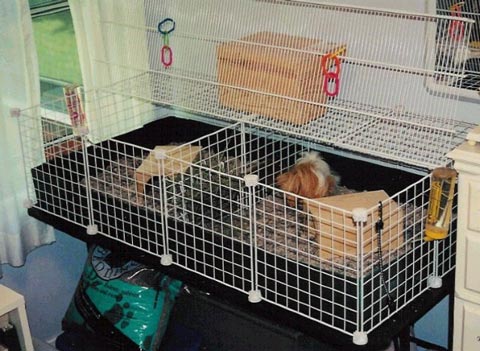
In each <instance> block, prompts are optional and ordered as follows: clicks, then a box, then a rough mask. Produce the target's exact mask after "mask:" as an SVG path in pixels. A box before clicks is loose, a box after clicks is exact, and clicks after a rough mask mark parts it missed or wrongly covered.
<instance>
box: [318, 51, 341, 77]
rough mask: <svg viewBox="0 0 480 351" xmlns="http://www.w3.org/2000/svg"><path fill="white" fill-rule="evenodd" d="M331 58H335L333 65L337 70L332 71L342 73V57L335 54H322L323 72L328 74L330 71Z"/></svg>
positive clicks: (337, 73)
mask: <svg viewBox="0 0 480 351" xmlns="http://www.w3.org/2000/svg"><path fill="white" fill-rule="evenodd" d="M330 60H333V66H334V67H335V71H333V72H330V73H335V74H336V75H340V59H339V58H338V56H337V55H335V54H332V53H330V54H325V55H323V56H322V62H321V65H322V74H323V75H327V74H328V73H329V69H330V67H328V66H330V62H329V61H330Z"/></svg>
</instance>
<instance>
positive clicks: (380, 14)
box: [19, 0, 472, 344]
mask: <svg viewBox="0 0 480 351" xmlns="http://www.w3.org/2000/svg"><path fill="white" fill-rule="evenodd" d="M91 6H93V7H95V10H96V11H95V14H96V15H95V16H89V14H88V13H85V14H84V16H85V17H86V18H85V20H86V21H87V24H88V25H89V28H90V29H91V30H90V31H89V33H101V35H94V36H93V34H92V37H89V36H88V35H87V40H86V41H82V42H84V43H85V45H87V48H86V50H84V52H87V53H90V55H91V57H89V59H90V60H91V62H92V67H94V73H95V74H94V75H92V77H91V79H92V82H93V86H92V87H91V89H90V90H88V91H86V92H85V94H84V95H82V99H81V100H83V101H84V107H85V111H86V116H87V121H88V130H86V129H82V130H80V131H79V130H77V129H76V128H74V127H75V126H71V125H69V123H68V120H69V117H68V114H66V111H68V108H69V106H68V104H67V105H65V101H63V100H57V101H53V102H51V103H48V104H45V105H43V106H37V107H33V108H31V109H29V110H25V111H22V113H21V116H20V117H19V126H20V132H21V139H22V145H23V151H24V161H25V166H26V169H27V170H28V172H27V174H26V178H27V183H28V188H29V201H30V204H31V205H32V206H34V207H35V208H37V209H39V210H41V211H43V212H46V213H48V214H51V215H54V216H57V217H58V218H62V219H64V220H67V221H70V222H73V223H75V224H78V225H80V226H82V227H85V228H86V230H87V233H88V234H97V233H99V234H101V235H104V236H107V237H109V238H111V239H114V240H117V241H119V242H121V243H124V244H126V245H130V246H133V247H136V248H138V249H140V250H143V251H145V252H148V253H150V254H153V255H157V256H158V257H159V258H161V263H162V264H164V265H170V264H174V265H177V266H180V267H182V268H185V269H187V270H190V271H192V272H195V273H197V274H200V275H202V276H205V277H207V278H209V279H211V280H213V281H215V282H218V283H220V284H224V285H226V286H229V287H231V288H233V289H236V290H238V291H240V292H243V293H245V294H246V295H248V298H249V299H250V301H251V302H257V301H260V300H265V301H268V302H269V303H272V304H274V305H277V306H280V307H282V308H284V309H287V310H288V311H291V312H292V313H295V314H298V315H301V316H303V317H305V318H307V319H309V320H313V321H316V322H318V323H321V324H324V325H327V326H329V327H331V328H334V329H336V330H338V331H340V332H342V333H345V334H346V335H350V336H352V337H353V342H354V343H357V344H364V343H366V342H367V341H368V334H369V333H370V332H372V331H373V330H375V328H377V327H378V326H379V325H381V324H382V323H385V321H387V320H388V319H389V318H391V316H393V315H394V314H395V313H396V312H398V311H400V310H401V309H402V308H404V307H405V306H406V305H407V304H408V303H410V302H411V301H413V300H414V299H415V298H416V297H418V296H419V295H420V294H422V293H423V292H424V291H425V290H427V289H429V288H430V287H435V286H438V285H439V281H440V282H441V278H442V277H443V276H444V275H445V274H447V273H448V272H450V271H451V270H452V269H453V268H454V256H455V254H454V245H455V232H456V227H455V225H454V222H453V224H452V225H451V228H450V234H451V235H450V236H449V237H448V238H447V239H445V240H442V241H433V242H427V241H425V240H423V235H424V222H425V218H426V210H427V207H428V198H429V189H430V178H429V177H428V176H424V177H421V178H420V177H419V178H417V179H416V180H415V181H413V182H412V183H409V184H407V185H405V184H403V185H402V187H401V188H398V187H397V188H395V189H394V191H391V192H390V193H389V194H387V193H386V192H384V191H377V192H374V193H372V192H369V196H372V197H371V198H370V200H369V201H367V202H365V203H362V205H361V206H360V207H362V208H363V210H362V211H360V212H358V211H355V210H354V209H353V208H344V207H342V206H340V205H339V204H338V202H333V200H332V198H324V199H307V198H304V197H301V196H299V195H297V194H293V193H289V192H285V191H282V190H281V189H279V188H278V187H276V184H275V182H276V178H277V176H278V175H280V174H282V173H284V172H286V171H288V170H289V169H291V167H293V166H294V164H295V163H296V162H297V161H298V159H299V158H300V157H301V155H302V154H303V153H304V152H309V151H318V150H322V149H325V147H331V148H333V149H335V150H338V149H343V150H348V151H349V152H356V153H360V154H363V155H367V156H368V157H370V158H373V159H382V160H386V162H393V163H397V164H398V163H401V164H404V165H407V166H406V167H407V169H408V170H412V171H413V170H414V169H415V171H416V172H417V171H418V169H421V171H422V172H423V173H424V175H425V174H426V173H428V170H429V169H432V168H434V167H437V166H440V165H445V164H446V163H447V159H446V156H445V154H446V152H448V151H450V150H451V149H452V148H453V147H454V146H455V145H457V144H458V143H460V142H461V141H462V140H463V135H464V134H465V133H466V132H467V130H468V129H469V128H470V127H471V126H470V125H467V124H465V123H460V122H457V121H456V119H455V105H456V104H455V101H456V100H457V99H458V94H456V93H455V90H449V89H444V87H445V84H444V82H446V81H448V82H449V84H450V85H453V86H454V87H455V86H457V87H458V86H460V84H461V78H462V77H463V74H464V70H463V66H462V64H457V63H454V62H453V61H452V60H449V59H448V57H450V56H449V55H450V54H451V53H456V55H457V56H458V57H461V55H463V54H462V53H465V52H466V48H467V46H468V43H469V42H470V41H469V40H470V39H469V34H470V28H471V25H472V21H471V20H470V19H468V18H463V17H462V18H458V17H455V16H433V15H423V14H411V13H403V12H393V11H379V10H373V9H363V8H357V7H346V6H337V5H331V4H320V3H316V2H309V1H254V0H242V1H237V0H235V1H233V0H229V1H225V0H221V1H220V0H208V1H207V0H205V1H202V2H200V3H195V6H192V2H191V1H187V0H175V1H173V0H162V1H153V0H152V1H149V0H146V1H131V0H128V1H127V0H116V1H113V0H111V1H110V0H109V1H102V2H92V3H91ZM86 8H87V7H85V8H82V10H85V9H86ZM239 18H241V19H242V20H241V21H239V20H238V19H239ZM265 18H269V21H265ZM455 21H459V22H461V23H462V28H464V35H463V37H462V38H461V39H460V40H456V39H453V38H451V37H449V36H445V35H443V33H445V32H446V31H447V32H448V29H449V28H450V26H451V25H452V23H454V22H455ZM90 46H91V47H90ZM446 53H448V55H447V54H446ZM459 55H460V56H459ZM445 68H447V69H445ZM169 115H174V116H177V117H182V118H173V117H172V118H163V117H165V116H169ZM185 117H188V119H186V118H185ZM65 119H66V120H65ZM201 121H203V122H205V121H207V122H208V123H203V122H201ZM349 162H353V161H349ZM332 166H333V168H335V165H332ZM351 169H352V168H351V167H350V166H349V167H347V168H345V173H343V174H340V175H341V176H342V178H343V179H346V178H348V177H347V175H348V174H347V173H348V172H350V173H351ZM367 178H372V175H368V176H367ZM390 183H392V182H391V181H390ZM383 184H386V183H385V182H384V183H383ZM342 189H343V190H342ZM362 189H363V188H362ZM378 189H382V186H381V182H380V179H379V180H378ZM378 189H373V190H378ZM340 190H342V191H343V192H342V193H341V194H338V196H352V198H355V196H358V192H355V191H354V190H356V189H353V190H352V189H350V188H348V189H347V188H341V189H340ZM357 190H361V189H357ZM360 196H361V197H363V198H365V196H366V195H365V194H364V193H363V194H362V193H360ZM292 201H293V202H292ZM350 202H352V203H353V201H350ZM292 203H293V204H296V205H292ZM379 203H380V204H381V206H380V205H379ZM378 221H381V222H383V229H381V230H380V229H378V228H380V227H381V226H379V225H376V223H377V222H378Z"/></svg>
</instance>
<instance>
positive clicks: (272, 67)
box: [90, 0, 473, 168]
mask: <svg viewBox="0 0 480 351" xmlns="http://www.w3.org/2000/svg"><path fill="white" fill-rule="evenodd" d="M97 6H98V14H97V15H96V16H92V18H91V21H92V23H91V27H92V28H93V29H94V30H93V31H94V32H97V31H98V33H101V37H99V36H96V37H95V38H101V39H95V38H93V37H92V38H90V39H91V40H93V41H94V40H97V41H98V40H101V42H102V46H103V47H104V50H92V51H91V55H93V56H92V57H91V59H92V61H93V62H94V64H95V67H96V72H95V73H96V77H97V78H96V80H95V81H96V82H97V83H96V85H97V86H96V87H101V88H102V89H105V90H107V91H109V92H115V93H118V94H121V95H124V96H135V97H138V98H142V99H146V100H149V101H153V102H155V103H158V104H164V105H167V106H171V107H173V108H176V109H183V110H187V111H191V112H195V113H201V114H205V115H209V116H214V117H217V118H221V119H226V120H234V121H235V120H249V121H251V123H254V124H256V125H258V126H268V127H269V128H272V129H274V130H278V131H283V132H288V133H290V134H294V135H296V136H301V137H304V138H309V139H312V140H315V141H317V142H322V143H325V144H330V145H334V146H338V147H341V148H344V149H349V150H354V151H357V152H361V153H364V154H368V155H372V156H374V157H379V158H383V159H389V160H393V161H394V162H399V163H406V164H410V165H415V166H420V167H424V168H434V167H435V166H437V165H439V164H445V162H446V159H445V154H446V153H447V152H448V151H449V150H451V149H452V148H453V147H454V146H455V145H456V143H457V142H458V139H457V135H458V133H459V131H460V130H461V129H462V128H464V125H462V124H459V123H457V122H456V117H457V116H456V105H457V104H456V103H455V102H456V100H457V99H458V92H457V93H456V90H451V89H442V88H438V87H441V86H443V84H444V82H446V81H448V82H449V83H450V85H451V86H453V87H459V86H460V84H461V78H463V73H464V72H463V64H462V62H464V60H463V55H464V54H465V48H466V47H467V44H468V42H469V34H470V28H471V24H472V22H473V21H472V20H470V19H468V18H458V17H452V16H433V15H419V14H409V13H403V12H393V11H391V12H388V11H379V10H373V9H362V8H357V7H345V6H337V5H332V4H321V3H317V2H308V1H254V0H242V1H233V0H230V1H223V0H222V1H220V0H204V1H200V2H194V3H193V2H191V1H187V0H181V1H179V0H175V1H171V0H164V1H148V0H147V1H125V0H121V1H115V9H116V10H115V11H109V10H108V9H110V8H111V6H112V4H111V1H104V2H101V3H100V4H98V5H97ZM132 14H135V15H132ZM167 18H169V19H172V20H173V21H174V22H175V29H174V30H173V31H172V32H171V33H170V34H169V35H168V40H167V39H165V36H164V35H162V34H160V33H159V31H158V25H159V23H160V22H161V21H163V20H165V19H167ZM239 19H241V20H239ZM454 21H455V23H457V22H460V23H461V24H462V27H463V28H464V35H463V36H462V38H461V40H457V39H458V38H456V39H453V38H451V37H450V36H448V35H443V33H448V31H449V28H450V27H451V26H452V23H454ZM170 25H171V24H170ZM167 27H168V26H167ZM164 29H165V28H164ZM125 38H128V40H127V41H126V40H125ZM165 44H168V46H169V47H170V49H171V50H172V53H173V55H172V57H173V59H172V61H171V65H170V66H166V65H164V64H162V60H161V52H162V50H163V49H162V47H163V46H164V45H165ZM133 52H135V53H136V54H135V55H133V54H132V53H133ZM330 53H332V55H333V56H334V57H335V58H330V59H328V60H323V61H322V58H323V57H325V55H327V54H330ZM452 56H455V57H458V59H459V60H460V64H459V63H457V62H453V61H452V60H450V59H448V58H449V57H452ZM336 59H338V61H336ZM164 61H165V60H164ZM166 61H168V59H167V60H166ZM336 78H338V80H336ZM105 82H108V83H109V84H108V85H106V86H105ZM102 83H103V85H102ZM337 87H338V92H336V88H337ZM327 91H328V92H329V94H330V95H332V96H327ZM121 118H129V117H128V116H122V117H121ZM102 119H103V120H105V118H102ZM115 123H117V120H114V121H113V122H112V124H115Z"/></svg>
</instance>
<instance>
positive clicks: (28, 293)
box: [0, 232, 87, 342]
mask: <svg viewBox="0 0 480 351" xmlns="http://www.w3.org/2000/svg"><path fill="white" fill-rule="evenodd" d="M56 239H57V241H56V242H55V243H54V244H52V245H48V246H44V247H41V248H38V249H36V250H34V251H33V252H32V253H31V254H30V255H29V256H28V257H27V262H26V264H25V265H24V266H23V267H20V268H12V267H10V266H8V265H3V266H2V269H3V278H1V279H0V284H3V285H5V286H7V287H9V288H11V289H13V290H15V291H17V292H19V293H20V294H22V295H24V296H25V301H26V307H27V314H28V317H29V323H30V328H31V332H32V335H33V336H34V337H36V338H38V339H40V340H44V341H47V342H50V341H52V340H54V339H55V337H56V336H57V335H58V334H59V333H60V331H61V319H62V317H63V315H64V313H65V311H66V309H67V306H68V304H69V303H70V299H71V297H72V296H73V292H74V290H75V288H76V285H77V282H78V280H79V278H80V275H81V272H82V269H83V264H84V262H85V259H86V257H87V250H86V246H85V244H84V243H83V242H81V241H79V240H76V239H74V238H72V237H70V236H68V235H66V234H63V233H60V232H57V233H56Z"/></svg>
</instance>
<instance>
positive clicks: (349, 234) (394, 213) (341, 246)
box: [306, 190, 405, 260]
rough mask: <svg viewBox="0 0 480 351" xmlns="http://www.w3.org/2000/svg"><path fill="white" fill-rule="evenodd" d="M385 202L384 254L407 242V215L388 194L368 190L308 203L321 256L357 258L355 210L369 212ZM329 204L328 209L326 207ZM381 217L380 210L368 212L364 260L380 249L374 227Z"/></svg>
mask: <svg viewBox="0 0 480 351" xmlns="http://www.w3.org/2000/svg"><path fill="white" fill-rule="evenodd" d="M379 201H381V202H382V203H383V223H384V226H383V232H382V252H383V255H385V254H386V253H388V252H392V251H395V250H397V249H398V248H399V247H400V246H401V245H402V244H403V243H404V234H403V229H404V220H405V213H404V211H403V209H402V208H401V207H399V206H398V204H397V203H396V202H395V201H393V200H390V199H389V196H388V195H387V193H385V191H383V190H379V191H369V192H360V193H353V194H346V195H338V196H330V197H324V198H321V199H315V200H313V201H308V202H307V204H306V208H307V210H308V211H309V212H310V220H309V226H310V228H311V230H313V231H314V233H315V235H316V240H317V241H318V243H319V245H321V249H320V256H321V257H322V258H324V259H328V260H330V259H331V258H332V256H334V255H335V256H343V255H345V254H346V255H349V256H357V225H356V223H355V221H354V220H353V216H352V213H351V212H352V210H353V209H355V208H365V209H370V208H372V207H376V206H378V203H379ZM323 205H328V206H323ZM378 218H379V212H378V210H377V209H375V210H374V211H370V212H369V213H368V218H367V221H366V222H364V223H363V240H362V242H363V254H364V257H366V256H368V255H371V254H372V253H374V252H376V251H377V250H378V234H377V231H376V230H375V224H376V222H377V220H378Z"/></svg>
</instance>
